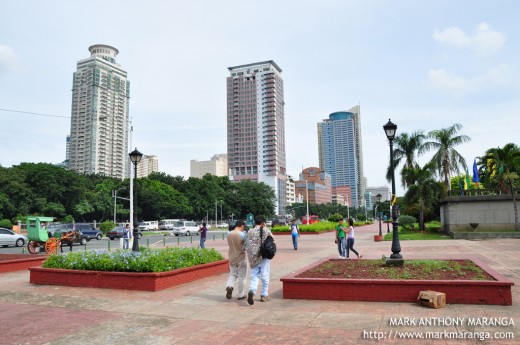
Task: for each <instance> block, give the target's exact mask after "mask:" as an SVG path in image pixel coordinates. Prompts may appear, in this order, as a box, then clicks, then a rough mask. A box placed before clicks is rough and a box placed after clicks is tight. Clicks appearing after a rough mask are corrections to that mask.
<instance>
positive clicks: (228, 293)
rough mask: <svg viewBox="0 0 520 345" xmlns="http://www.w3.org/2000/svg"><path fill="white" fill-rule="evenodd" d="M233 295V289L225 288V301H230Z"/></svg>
mask: <svg viewBox="0 0 520 345" xmlns="http://www.w3.org/2000/svg"><path fill="white" fill-rule="evenodd" d="M232 293H233V287H232V286H228V287H227V288H226V298H227V299H231V294H232Z"/></svg>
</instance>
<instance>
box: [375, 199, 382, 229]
mask: <svg viewBox="0 0 520 345" xmlns="http://www.w3.org/2000/svg"><path fill="white" fill-rule="evenodd" d="M381 197H382V195H381V194H377V195H376V198H377V206H376V212H377V208H378V207H379V205H380V204H381ZM379 236H383V233H382V232H381V217H379Z"/></svg>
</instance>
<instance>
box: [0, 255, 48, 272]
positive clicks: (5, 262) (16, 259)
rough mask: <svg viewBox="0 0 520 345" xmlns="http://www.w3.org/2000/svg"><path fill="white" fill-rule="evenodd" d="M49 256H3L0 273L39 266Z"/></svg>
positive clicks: (0, 262)
mask: <svg viewBox="0 0 520 345" xmlns="http://www.w3.org/2000/svg"><path fill="white" fill-rule="evenodd" d="M46 258H47V255H45V256H43V255H26V254H2V257H1V260H0V273H5V272H15V271H21V270H26V269H28V268H29V267H33V266H39V265H41V264H42V262H43V261H45V259H46Z"/></svg>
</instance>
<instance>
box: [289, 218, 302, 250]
mask: <svg viewBox="0 0 520 345" xmlns="http://www.w3.org/2000/svg"><path fill="white" fill-rule="evenodd" d="M291 236H292V244H293V247H294V250H298V238H299V237H300V229H299V228H298V224H296V219H293V220H291Z"/></svg>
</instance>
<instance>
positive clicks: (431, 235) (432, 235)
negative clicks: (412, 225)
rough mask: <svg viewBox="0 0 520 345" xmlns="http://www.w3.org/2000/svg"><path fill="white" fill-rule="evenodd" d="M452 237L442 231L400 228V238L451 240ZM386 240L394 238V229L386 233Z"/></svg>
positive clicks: (401, 239)
mask: <svg viewBox="0 0 520 345" xmlns="http://www.w3.org/2000/svg"><path fill="white" fill-rule="evenodd" d="M451 239H452V238H451V237H450V236H448V235H446V234H444V233H440V232H436V231H434V232H419V231H408V230H400V229H399V240H400V241H403V240H451ZM383 240H385V241H391V240H392V230H390V233H389V234H386V235H385V237H384V238H383Z"/></svg>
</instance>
